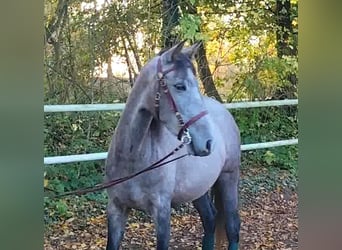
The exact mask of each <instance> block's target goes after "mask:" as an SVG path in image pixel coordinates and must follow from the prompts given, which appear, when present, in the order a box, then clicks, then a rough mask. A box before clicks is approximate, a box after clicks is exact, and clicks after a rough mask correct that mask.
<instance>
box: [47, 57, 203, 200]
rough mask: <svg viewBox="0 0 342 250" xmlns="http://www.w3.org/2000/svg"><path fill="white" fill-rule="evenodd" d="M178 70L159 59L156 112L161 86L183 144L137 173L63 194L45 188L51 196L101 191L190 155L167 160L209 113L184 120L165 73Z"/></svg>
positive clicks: (58, 196) (189, 140)
mask: <svg viewBox="0 0 342 250" xmlns="http://www.w3.org/2000/svg"><path fill="white" fill-rule="evenodd" d="M174 70H176V69H175V67H172V68H170V69H168V70H165V71H163V69H162V66H161V59H160V57H159V59H158V64H157V77H158V83H159V84H158V90H157V92H156V95H155V108H156V114H157V116H158V118H159V101H160V97H161V94H160V93H161V92H160V88H162V90H163V92H164V94H165V95H166V96H167V99H168V100H169V103H170V107H171V110H172V111H173V112H174V113H175V115H176V117H177V120H178V123H179V126H180V129H179V132H178V135H177V138H178V140H180V141H181V144H180V145H178V146H177V147H176V148H174V149H173V150H172V151H171V152H170V153H168V154H167V155H165V156H164V157H163V158H161V159H159V160H158V161H156V162H154V163H152V164H151V165H150V166H148V167H147V168H144V169H142V170H140V171H138V172H136V173H133V174H131V175H128V176H125V177H122V178H118V179H114V180H109V181H107V182H103V183H99V184H97V185H95V186H94V187H90V188H84V189H78V190H75V191H70V192H65V193H61V194H57V192H56V191H55V190H52V189H49V188H44V189H47V190H49V191H52V192H53V193H55V196H53V197H51V198H61V197H64V196H68V195H72V194H76V195H82V194H87V193H90V192H96V191H100V190H103V189H105V188H109V187H112V186H115V185H118V184H120V183H122V182H125V181H127V180H129V179H132V178H134V177H136V176H138V175H141V174H143V173H146V172H148V171H151V170H153V169H156V168H159V167H161V166H164V165H166V164H168V163H170V162H173V161H177V160H179V159H181V158H184V157H186V156H188V155H189V154H183V155H181V156H178V157H175V158H173V159H171V160H168V161H166V160H167V159H168V158H170V157H171V156H172V155H174V154H175V153H176V152H178V151H179V150H180V149H181V148H183V147H184V145H185V144H190V143H191V140H192V139H191V135H190V133H189V129H188V128H189V127H190V126H191V125H192V124H194V123H195V122H196V121H198V120H199V119H201V118H202V117H203V116H205V115H206V114H208V111H207V110H203V111H201V112H200V113H199V114H197V115H195V116H193V117H192V118H191V119H190V120H189V121H187V122H184V120H183V118H182V115H181V114H180V112H179V111H178V109H177V106H176V103H175V101H174V99H173V97H172V95H171V93H170V91H169V88H168V87H167V84H166V82H165V75H166V74H168V73H170V72H171V71H174Z"/></svg>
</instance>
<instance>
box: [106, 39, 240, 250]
mask: <svg viewBox="0 0 342 250" xmlns="http://www.w3.org/2000/svg"><path fill="white" fill-rule="evenodd" d="M183 47H184V42H181V43H179V44H177V45H175V46H174V47H172V48H170V49H168V50H166V51H164V52H163V53H162V54H160V55H158V56H156V57H154V58H152V59H151V60H150V61H149V62H148V63H147V64H146V65H145V66H144V67H143V69H142V70H141V72H140V74H139V76H138V78H137V80H136V81H135V83H134V85H133V88H132V91H131V93H130V95H129V97H128V100H127V102H126V107H125V109H124V111H123V113H122V115H121V118H120V120H119V123H118V125H117V127H116V130H115V132H114V135H113V138H112V142H111V145H110V148H109V152H108V158H107V160H106V177H105V179H106V181H110V180H113V179H117V178H121V177H125V176H128V175H131V174H133V173H135V172H138V171H140V170H142V169H144V168H146V167H147V166H149V165H151V163H153V162H156V161H158V160H159V159H161V158H162V157H163V156H165V155H167V154H168V153H169V152H170V151H172V150H173V149H174V148H175V146H177V145H179V140H182V141H183V142H184V141H186V142H185V143H184V144H185V146H184V147H183V148H181V149H180V150H179V151H177V152H176V153H175V155H174V156H179V155H181V154H184V153H188V154H189V156H187V157H184V158H182V159H179V160H177V161H174V162H171V163H169V164H168V165H165V166H163V167H161V168H158V169H154V170H152V171H150V172H147V173H144V174H142V175H140V176H137V177H135V178H133V179H131V180H128V181H126V182H124V183H121V184H119V185H117V186H113V187H110V188H108V189H107V192H108V206H107V222H108V238H107V250H118V249H119V248H120V242H121V240H122V238H123V235H124V230H125V225H126V221H127V217H128V214H129V211H130V209H131V208H135V209H139V210H143V211H145V212H146V213H148V214H149V215H151V216H152V218H153V221H154V223H155V226H156V236H157V249H158V250H165V249H168V247H169V239H170V216H171V207H173V206H174V205H178V204H181V203H184V202H189V201H192V202H193V205H194V207H195V208H196V209H197V211H198V212H199V215H200V217H201V221H202V224H203V228H204V236H203V238H202V249H207V250H209V249H214V246H215V238H216V247H218V246H219V245H220V244H222V242H224V241H225V239H226V237H227V239H228V242H229V244H228V249H229V250H237V249H238V244H239V231H240V217H239V212H238V185H239V173H240V170H239V169H240V155H241V152H240V134H239V129H238V127H237V125H236V123H235V121H234V119H233V117H232V115H231V114H230V113H229V112H228V111H227V110H226V109H225V107H224V106H223V105H221V104H220V103H219V102H217V101H215V100H214V99H212V98H209V97H206V96H203V95H202V94H201V93H200V91H199V86H198V81H197V79H196V72H195V69H194V65H193V64H192V62H191V60H192V59H193V57H194V55H195V53H196V51H197V49H198V47H199V46H198V44H194V45H193V46H191V47H188V48H183ZM184 139H185V140H184ZM211 188H213V194H214V197H215V199H214V202H212V199H211V197H210V196H209V193H208V191H209V190H210V189H211ZM214 203H215V204H214ZM215 231H216V233H215ZM215 236H216V237H215Z"/></svg>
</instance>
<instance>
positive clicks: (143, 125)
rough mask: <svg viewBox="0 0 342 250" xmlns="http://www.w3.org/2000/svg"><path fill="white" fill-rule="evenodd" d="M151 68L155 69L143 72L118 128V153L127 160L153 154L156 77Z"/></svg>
mask: <svg viewBox="0 0 342 250" xmlns="http://www.w3.org/2000/svg"><path fill="white" fill-rule="evenodd" d="M151 68H153V67H149V68H145V69H143V70H142V71H141V73H140V75H139V77H138V78H137V80H136V82H135V83H134V86H133V89H132V91H131V94H130V95H129V98H128V100H127V102H126V106H125V109H124V111H123V113H122V115H121V118H120V121H119V123H118V126H117V128H116V132H115V133H116V135H115V138H116V140H115V141H116V142H115V144H116V148H117V150H116V153H119V154H124V155H125V158H127V157H128V158H130V159H132V158H141V157H149V152H151V150H150V149H151V137H152V132H151V129H150V128H151V125H152V121H153V115H152V114H153V112H154V94H153V93H154V92H153V91H154V87H155V84H156V83H155V82H153V77H151V76H153V75H154V74H153V72H152V70H151ZM149 69H150V70H149ZM155 129H156V128H154V130H155ZM153 133H155V132H153Z"/></svg>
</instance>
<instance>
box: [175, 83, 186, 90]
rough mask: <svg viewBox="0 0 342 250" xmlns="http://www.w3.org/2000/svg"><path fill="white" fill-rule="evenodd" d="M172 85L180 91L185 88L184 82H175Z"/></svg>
mask: <svg viewBox="0 0 342 250" xmlns="http://www.w3.org/2000/svg"><path fill="white" fill-rule="evenodd" d="M174 87H175V88H176V89H177V90H181V91H185V90H186V87H185V85H184V84H182V83H177V84H175V85H174Z"/></svg>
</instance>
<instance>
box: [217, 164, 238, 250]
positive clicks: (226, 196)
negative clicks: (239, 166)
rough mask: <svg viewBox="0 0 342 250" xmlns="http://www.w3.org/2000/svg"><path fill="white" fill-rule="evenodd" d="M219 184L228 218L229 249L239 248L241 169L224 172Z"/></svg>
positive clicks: (236, 249) (235, 249)
mask: <svg viewBox="0 0 342 250" xmlns="http://www.w3.org/2000/svg"><path fill="white" fill-rule="evenodd" d="M217 184H218V188H219V194H220V196H221V197H220V198H221V200H222V203H223V204H222V205H223V209H224V214H225V219H226V221H225V222H226V223H225V227H226V234H227V238H228V241H229V245H228V250H238V248H239V233H240V215H239V211H238V188H239V187H238V185H239V171H238V170H235V171H232V172H223V173H222V174H221V175H220V177H219V179H218V181H217Z"/></svg>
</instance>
